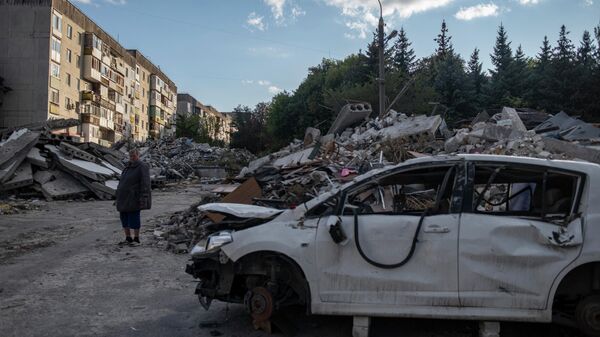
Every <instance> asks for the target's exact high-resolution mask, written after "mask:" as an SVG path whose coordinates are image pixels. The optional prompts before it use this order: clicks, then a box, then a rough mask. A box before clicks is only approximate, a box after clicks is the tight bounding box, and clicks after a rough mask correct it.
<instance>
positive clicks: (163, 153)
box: [113, 138, 255, 183]
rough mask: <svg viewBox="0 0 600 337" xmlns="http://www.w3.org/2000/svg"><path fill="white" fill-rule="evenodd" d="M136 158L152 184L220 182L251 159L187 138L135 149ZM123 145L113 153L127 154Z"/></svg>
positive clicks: (246, 154) (244, 152)
mask: <svg viewBox="0 0 600 337" xmlns="http://www.w3.org/2000/svg"><path fill="white" fill-rule="evenodd" d="M136 146H137V147H138V148H139V150H140V158H141V159H142V160H143V161H145V162H146V163H148V164H149V165H150V167H151V170H150V175H151V178H152V180H153V182H155V183H158V182H160V181H165V180H170V179H201V180H220V179H223V178H226V177H228V176H231V175H235V174H237V172H239V171H240V169H241V168H242V167H244V166H245V165H247V163H248V162H249V161H250V160H252V159H254V158H255V157H254V155H253V154H251V153H250V152H248V151H247V150H241V149H228V148H221V147H214V146H210V145H208V144H198V143H195V142H193V141H192V140H191V139H189V138H162V139H159V140H148V141H146V142H145V143H142V144H137V145H136ZM126 148H127V147H126V146H125V143H119V144H116V146H114V147H113V149H115V150H120V151H122V152H123V153H127V150H126Z"/></svg>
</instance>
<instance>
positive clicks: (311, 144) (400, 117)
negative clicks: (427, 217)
mask: <svg viewBox="0 0 600 337" xmlns="http://www.w3.org/2000/svg"><path fill="white" fill-rule="evenodd" d="M349 111H350V110H348V109H347V107H346V108H344V109H342V111H341V112H340V115H341V116H342V117H340V116H338V119H336V121H337V123H338V124H339V125H344V126H345V127H346V128H345V129H339V127H335V128H333V129H332V130H333V131H335V133H334V132H333V131H331V130H330V131H331V132H330V133H328V134H326V135H321V134H320V132H318V130H317V129H315V128H308V129H307V130H306V133H305V137H304V139H303V140H294V141H293V142H292V143H290V144H289V145H288V146H286V147H284V148H282V149H280V150H279V151H276V152H274V153H271V154H269V155H266V156H264V157H261V158H258V159H254V160H250V161H249V163H248V165H247V166H246V167H244V168H242V169H241V170H240V171H239V174H238V176H237V177H236V180H237V181H239V182H242V181H243V182H244V183H243V184H242V185H239V186H237V187H236V186H235V185H226V186H227V187H221V186H219V187H218V188H215V189H213V193H218V194H214V195H213V196H212V197H210V198H206V199H204V200H203V201H202V202H201V203H199V204H204V203H207V202H215V201H219V202H221V203H238V204H247V205H256V206H264V207H269V208H270V209H283V208H293V207H295V206H297V205H300V204H301V203H302V202H305V201H307V200H309V199H311V198H313V197H315V196H317V195H320V194H322V193H324V192H326V191H329V190H330V189H332V188H333V187H336V186H339V185H341V184H343V183H345V182H347V181H350V180H352V179H353V178H354V177H356V176H357V175H359V174H362V173H365V172H367V171H369V170H371V169H374V168H378V167H383V166H385V165H390V164H396V163H399V162H402V161H405V160H407V159H410V158H417V157H423V156H430V155H443V154H449V155H452V154H458V153H481V154H497V155H516V156H529V157H537V158H544V159H579V160H587V161H591V162H595V163H600V146H598V145H599V144H600V142H599V141H598V140H596V139H594V138H589V139H586V140H585V141H584V140H579V141H577V142H573V141H568V136H565V135H573V134H575V132H574V131H573V129H568V130H570V131H569V133H562V132H559V133H558V136H557V134H553V133H550V134H546V133H544V132H547V130H548V127H552V126H553V124H554V123H555V121H556V120H557V119H559V120H560V119H564V118H565V117H564V116H562V113H561V114H558V115H556V116H554V117H553V116H550V115H547V114H545V113H542V112H537V111H535V110H529V109H513V108H507V107H505V108H503V109H501V110H498V111H488V112H486V111H484V112H482V113H480V114H479V115H478V116H477V117H476V118H475V121H476V123H468V122H466V123H465V122H464V121H462V122H461V123H459V125H462V126H463V127H462V128H460V129H455V130H451V129H449V128H448V127H447V124H446V123H445V121H444V119H443V118H442V117H441V116H439V115H434V116H408V115H406V114H403V113H398V112H396V111H393V110H390V111H389V113H388V114H387V115H386V116H385V117H384V118H383V119H380V118H375V119H368V118H367V119H365V120H364V121H363V119H364V118H365V117H364V115H362V116H363V117H361V118H354V117H352V118H350V117H348V115H349V114H350V115H352V113H349ZM490 114H491V116H490ZM344 116H346V117H344ZM352 116H353V115H352ZM521 116H524V118H525V121H523V120H521ZM567 117H568V116H567ZM346 118H350V121H349V122H348V123H347V124H344V123H342V122H340V121H338V120H339V119H341V120H343V121H347V119H346ZM542 118H549V120H548V121H544V120H541V119H542ZM569 118H570V117H569ZM575 125H581V127H579V128H578V130H587V131H586V133H585V134H586V135H595V134H596V133H595V132H598V131H599V129H596V128H594V127H593V126H591V125H589V124H585V123H583V122H581V121H578V122H577V123H575ZM540 130H541V131H543V132H540ZM579 134H581V133H579ZM599 134H600V133H599ZM594 137H595V136H594ZM557 138H558V139H557ZM181 142H185V141H180V143H181ZM180 146H182V147H183V146H184V145H180ZM176 149H177V150H176V151H182V150H181V149H180V148H179V147H176ZM219 194H221V195H223V194H226V195H225V196H224V197H221V196H219ZM410 202H413V203H422V202H423V201H422V200H417V199H415V200H410ZM419 207H421V206H419ZM224 208H227V207H225V206H224ZM205 211H206V212H203V211H201V210H199V209H197V208H196V207H195V206H194V207H192V208H190V209H189V210H187V211H185V212H179V213H176V214H174V215H173V216H172V217H171V218H170V219H169V220H168V221H166V222H165V223H163V224H161V225H159V227H158V228H157V229H156V230H157V231H158V233H159V234H160V235H155V237H156V238H157V240H159V241H160V242H162V244H164V245H166V247H167V248H168V249H170V250H172V251H175V252H183V251H189V250H190V249H191V247H192V246H193V245H194V244H196V243H198V242H200V241H202V240H205V238H206V236H207V235H209V234H211V233H213V232H215V231H218V230H223V229H239V228H247V227H248V226H252V225H255V224H256V223H255V222H251V221H250V222H249V220H248V219H245V217H240V214H237V215H236V214H234V213H230V214H224V213H223V212H219V213H215V212H214V210H212V212H211V210H205ZM259 220H260V219H257V218H254V221H259ZM184 245H185V246H186V247H183V246H184Z"/></svg>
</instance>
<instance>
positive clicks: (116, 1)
mask: <svg viewBox="0 0 600 337" xmlns="http://www.w3.org/2000/svg"><path fill="white" fill-rule="evenodd" d="M104 1H106V2H108V3H109V4H111V5H125V4H126V3H127V0H104Z"/></svg>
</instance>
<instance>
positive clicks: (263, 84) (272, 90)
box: [242, 80, 283, 95]
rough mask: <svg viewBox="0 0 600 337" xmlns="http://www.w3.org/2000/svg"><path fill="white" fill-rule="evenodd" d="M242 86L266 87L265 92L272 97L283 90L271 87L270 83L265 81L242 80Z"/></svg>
mask: <svg viewBox="0 0 600 337" xmlns="http://www.w3.org/2000/svg"><path fill="white" fill-rule="evenodd" d="M242 84H243V85H258V86H260V87H267V91H268V92H269V93H270V94H272V95H277V94H278V93H280V92H282V91H283V89H281V88H279V87H277V86H275V85H272V84H271V81H267V80H258V81H255V80H242Z"/></svg>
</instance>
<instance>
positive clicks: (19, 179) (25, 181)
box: [0, 161, 33, 191]
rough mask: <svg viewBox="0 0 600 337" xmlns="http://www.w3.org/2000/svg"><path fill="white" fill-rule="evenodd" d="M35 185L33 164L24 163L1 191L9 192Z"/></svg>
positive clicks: (0, 186) (1, 186) (0, 187)
mask: <svg viewBox="0 0 600 337" xmlns="http://www.w3.org/2000/svg"><path fill="white" fill-rule="evenodd" d="M31 184H33V175H32V170H31V164H30V163H29V162H27V161H23V162H22V163H21V165H19V167H18V168H17V169H16V170H15V173H14V176H13V177H12V179H10V180H8V181H7V182H5V183H3V184H1V185H0V190H4V191H8V190H13V189H16V188H21V187H26V186H29V185H31Z"/></svg>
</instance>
